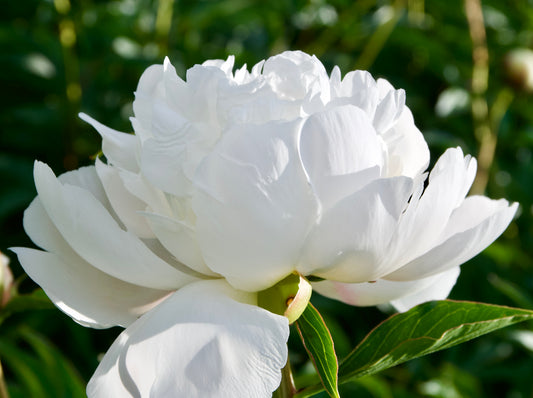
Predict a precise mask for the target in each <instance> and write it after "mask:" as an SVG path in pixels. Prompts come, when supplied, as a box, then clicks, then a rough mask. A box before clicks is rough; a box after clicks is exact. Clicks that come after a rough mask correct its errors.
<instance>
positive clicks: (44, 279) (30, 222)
mask: <svg viewBox="0 0 533 398" xmlns="http://www.w3.org/2000/svg"><path fill="white" fill-rule="evenodd" d="M24 229H25V230H26V233H27V234H28V235H29V237H30V238H31V239H32V240H33V241H34V242H35V243H36V244H37V245H39V246H40V247H42V248H43V249H45V250H47V251H48V252H50V253H47V252H42V251H39V250H33V249H26V248H16V249H13V250H14V251H15V252H16V253H17V255H18V256H19V261H20V263H21V264H22V266H23V267H24V270H25V271H26V273H27V274H28V275H29V276H30V277H31V278H32V279H33V280H34V281H35V282H37V283H38V284H39V285H40V286H41V287H42V288H43V289H44V291H45V292H46V294H47V295H48V296H49V297H50V299H51V300H52V301H53V302H54V304H55V305H57V306H58V307H59V308H60V309H61V310H62V311H64V312H65V313H66V314H67V315H69V316H71V317H72V318H74V320H75V321H77V322H78V323H81V324H82V325H84V326H91V327H96V328H100V327H110V326H116V325H119V326H124V327H125V326H128V325H129V324H131V323H132V322H133V321H134V320H136V319H137V317H138V316H140V315H142V314H143V313H144V312H146V311H148V310H149V309H150V308H151V307H153V306H154V305H156V304H157V303H158V302H159V301H160V300H161V299H163V298H164V297H165V296H166V295H168V293H169V292H167V291H164V290H156V289H148V288H144V287H141V286H137V285H132V284H129V283H126V282H124V281H122V280H120V279H116V278H113V277H112V276H110V275H108V274H106V273H104V272H102V271H100V270H98V269H96V268H94V267H93V266H91V265H90V264H88V263H87V262H85V261H84V260H83V259H82V258H81V257H79V256H78V255H77V254H76V253H75V252H74V251H73V250H72V248H71V247H70V246H69V245H68V244H67V242H66V241H65V240H64V239H63V237H62V236H61V234H60V233H59V231H58V230H57V229H56V227H55V226H54V225H53V224H52V221H50V218H49V217H48V215H47V214H46V212H45V210H44V208H43V206H42V204H41V202H40V200H39V198H36V199H35V200H34V201H33V202H32V204H31V205H30V206H29V207H28V209H27V210H26V211H25V213H24Z"/></svg>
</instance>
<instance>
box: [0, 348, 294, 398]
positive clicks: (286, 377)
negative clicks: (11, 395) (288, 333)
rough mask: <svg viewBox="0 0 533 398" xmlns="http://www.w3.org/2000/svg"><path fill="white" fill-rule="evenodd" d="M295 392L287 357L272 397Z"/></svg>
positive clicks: (282, 396) (286, 395)
mask: <svg viewBox="0 0 533 398" xmlns="http://www.w3.org/2000/svg"><path fill="white" fill-rule="evenodd" d="M294 394H296V387H295V386H294V380H293V378H292V371H291V363H290V361H289V358H287V364H286V365H285V367H284V368H283V369H282V370H281V384H280V385H279V387H278V389H277V390H276V391H274V394H272V398H292V397H293V396H294ZM0 398H1V397H0Z"/></svg>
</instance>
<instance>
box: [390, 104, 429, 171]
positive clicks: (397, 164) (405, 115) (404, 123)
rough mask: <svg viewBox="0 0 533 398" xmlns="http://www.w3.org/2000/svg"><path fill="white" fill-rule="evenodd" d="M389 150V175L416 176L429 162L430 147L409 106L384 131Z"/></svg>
mask: <svg viewBox="0 0 533 398" xmlns="http://www.w3.org/2000/svg"><path fill="white" fill-rule="evenodd" d="M382 137H383V139H384V140H385V142H386V143H387V149H388V152H389V163H388V165H387V166H388V174H387V175H388V176H393V175H405V176H408V177H412V178H414V177H416V176H417V175H419V174H420V173H422V172H423V171H424V170H426V168H427V167H428V164H429V148H428V145H427V143H426V140H424V136H423V135H422V133H421V132H420V130H418V128H417V127H416V126H415V123H414V120H413V115H412V114H411V111H410V110H409V108H407V107H403V112H402V114H401V115H400V116H399V118H398V120H397V121H396V122H395V123H394V124H393V126H392V127H391V128H390V129H389V130H387V131H385V132H383V134H382Z"/></svg>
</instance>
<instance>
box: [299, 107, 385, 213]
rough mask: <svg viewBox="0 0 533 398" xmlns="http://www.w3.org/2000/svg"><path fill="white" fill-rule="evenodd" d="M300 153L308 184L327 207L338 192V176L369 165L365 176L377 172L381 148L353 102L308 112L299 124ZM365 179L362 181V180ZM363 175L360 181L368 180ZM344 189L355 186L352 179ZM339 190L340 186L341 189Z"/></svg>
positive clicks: (339, 185)
mask: <svg viewBox="0 0 533 398" xmlns="http://www.w3.org/2000/svg"><path fill="white" fill-rule="evenodd" d="M300 153H301V157H302V162H303V164H304V167H305V170H306V172H307V174H308V176H309V179H310V181H311V184H312V185H313V187H314V188H315V190H316V192H317V195H318V196H319V198H320V200H321V202H322V205H323V206H324V207H325V208H327V207H329V206H330V205H331V204H333V202H334V201H336V200H339V199H341V198H342V197H343V196H345V195H343V196H338V194H339V189H341V184H339V183H338V182H339V181H338V180H339V177H340V176H346V175H353V174H354V173H357V172H360V171H363V170H367V169H373V170H374V171H371V172H369V175H368V176H367V177H370V178H371V177H374V178H375V177H377V176H379V170H380V169H381V167H382V166H383V162H384V152H383V149H382V146H381V140H380V139H379V137H378V136H377V135H376V131H375V130H374V127H373V126H372V124H371V122H370V120H369V119H368V117H367V115H366V114H365V113H364V112H363V111H362V110H361V109H359V108H356V107H355V106H353V105H345V106H341V107H337V108H333V109H331V110H327V111H324V112H321V113H317V114H314V115H312V116H310V117H309V118H308V119H307V120H306V122H305V123H304V125H303V127H302V134H301V138H300ZM365 180H366V181H365ZM368 181H369V180H367V179H364V180H363V181H361V183H364V182H368ZM343 182H346V184H344V187H345V188H344V190H346V189H348V187H351V188H352V190H350V191H348V192H346V194H348V193H352V192H354V191H355V189H356V188H357V185H359V186H361V183H360V184H356V185H355V186H354V184H353V182H354V181H351V183H349V184H348V183H347V182H348V181H343ZM341 190H342V189H341Z"/></svg>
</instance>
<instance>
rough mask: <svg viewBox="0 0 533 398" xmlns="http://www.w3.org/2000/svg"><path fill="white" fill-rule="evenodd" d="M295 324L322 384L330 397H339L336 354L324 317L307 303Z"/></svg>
mask: <svg viewBox="0 0 533 398" xmlns="http://www.w3.org/2000/svg"><path fill="white" fill-rule="evenodd" d="M295 324H296V328H297V329H298V333H299V334H300V338H301V339H302V342H303V344H304V347H305V349H306V350H307V353H308V354H309V357H310V358H311V360H312V361H313V364H314V365H315V369H316V371H317V373H318V376H319V377H320V381H321V383H322V386H323V387H324V389H325V390H326V392H327V393H328V394H329V396H330V397H333V398H339V390H338V377H337V370H338V362H337V355H336V354H335V348H334V346H333V340H332V338H331V334H330V332H329V330H328V327H327V326H326V324H325V322H324V319H322V316H321V315H320V313H319V312H318V311H317V310H316V308H315V307H313V305H312V304H311V303H309V304H308V305H307V308H306V309H305V311H304V312H303V314H302V315H301V316H300V318H298V320H297V321H296V322H295Z"/></svg>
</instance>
